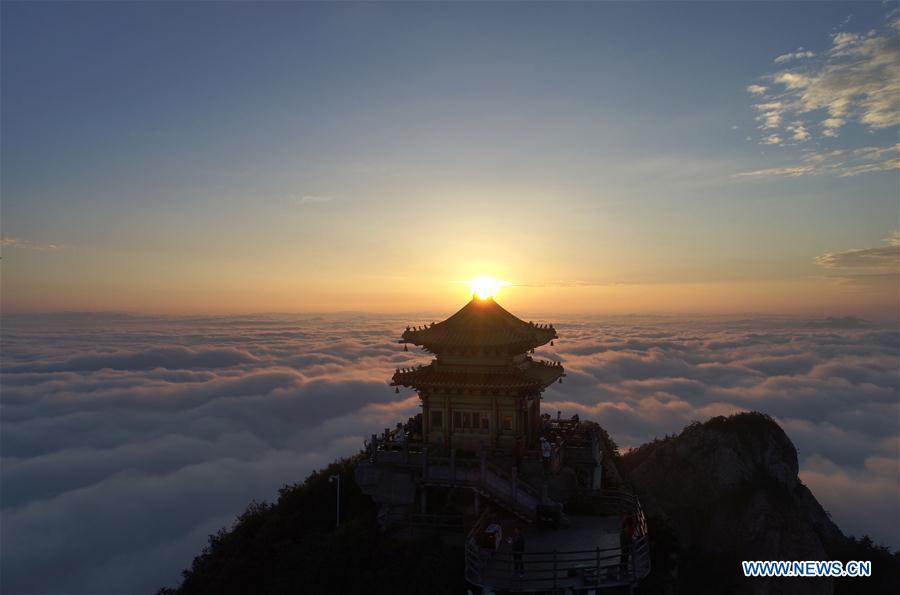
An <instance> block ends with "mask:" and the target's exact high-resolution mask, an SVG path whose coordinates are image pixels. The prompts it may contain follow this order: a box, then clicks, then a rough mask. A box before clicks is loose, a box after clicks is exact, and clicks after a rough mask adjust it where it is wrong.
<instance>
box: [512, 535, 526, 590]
mask: <svg viewBox="0 0 900 595" xmlns="http://www.w3.org/2000/svg"><path fill="white" fill-rule="evenodd" d="M512 551H513V567H514V570H515V573H516V576H518V577H519V578H522V577H523V576H525V563H524V562H523V561H522V555H523V554H524V553H525V535H524V534H523V533H522V530H521V529H520V528H518V527H516V528H515V530H514V531H513V537H512Z"/></svg>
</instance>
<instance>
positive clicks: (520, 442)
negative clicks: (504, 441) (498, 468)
mask: <svg viewBox="0 0 900 595" xmlns="http://www.w3.org/2000/svg"><path fill="white" fill-rule="evenodd" d="M515 456H516V471H521V470H522V459H523V458H524V457H525V438H524V437H523V436H522V435H519V436H516V449H515Z"/></svg>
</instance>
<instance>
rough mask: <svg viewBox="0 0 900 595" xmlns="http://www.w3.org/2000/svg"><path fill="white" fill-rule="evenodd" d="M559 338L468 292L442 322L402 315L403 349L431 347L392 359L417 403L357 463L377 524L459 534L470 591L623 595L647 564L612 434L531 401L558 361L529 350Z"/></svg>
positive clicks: (399, 382) (398, 383) (399, 381)
mask: <svg viewBox="0 0 900 595" xmlns="http://www.w3.org/2000/svg"><path fill="white" fill-rule="evenodd" d="M557 340H558V335H557V332H556V329H555V328H554V327H553V325H552V324H536V323H534V322H525V321H524V320H520V319H519V318H517V317H516V316H514V315H512V314H510V313H509V312H507V311H506V310H504V309H503V308H502V307H501V306H500V305H499V304H497V303H496V302H495V301H494V299H493V298H492V297H488V296H480V297H479V296H477V295H476V296H474V297H473V298H472V300H471V301H470V302H469V303H468V304H466V305H465V306H464V307H463V308H462V309H461V310H459V311H458V312H456V313H455V314H453V315H452V316H450V317H449V318H447V319H446V320H444V321H443V322H432V323H430V324H425V325H421V326H416V327H407V328H406V330H405V331H404V332H403V334H402V336H401V338H400V341H399V342H400V343H401V344H403V350H404V351H409V346H410V345H413V346H414V347H415V346H417V347H419V348H421V349H423V350H424V351H425V352H426V353H429V354H431V355H433V358H432V359H431V361H429V362H427V363H423V364H420V365H417V366H414V367H408V368H402V369H397V370H396V371H395V373H394V375H393V377H392V378H391V384H392V386H393V387H394V390H396V391H397V392H398V393H399V392H400V387H407V388H412V389H415V390H416V391H417V393H418V395H419V397H420V398H421V404H422V412H421V413H419V414H418V415H416V416H414V417H411V418H409V420H408V421H407V422H406V423H405V424H404V423H402V422H401V423H398V424H397V425H396V428H393V429H391V428H385V429H384V432H383V433H382V434H380V435H378V434H373V435H372V436H371V438H370V439H368V440H367V441H366V452H365V453H364V455H362V457H361V459H360V461H359V462H358V463H357V465H356V468H355V472H354V476H355V480H356V484H357V486H358V487H359V488H360V490H362V492H363V493H364V494H367V495H368V496H369V497H371V498H372V500H373V501H374V502H375V503H376V504H377V505H378V521H379V524H380V526H381V527H382V529H383V530H385V531H407V530H412V531H414V532H423V533H424V532H427V533H429V534H431V533H434V534H436V536H439V537H440V538H441V539H446V540H449V541H451V542H454V541H455V542H457V543H458V544H459V545H460V546H461V548H460V550H461V555H463V556H464V568H465V578H466V581H467V583H468V585H469V586H470V591H471V592H473V593H480V594H482V595H487V594H490V593H498V592H510V593H512V592H521V593H560V592H572V593H575V592H583V593H594V592H596V591H597V590H598V589H614V590H616V589H617V590H619V592H623V590H624V592H630V593H633V592H634V590H635V588H636V586H637V584H638V581H640V580H641V579H642V578H644V577H646V576H647V574H648V573H649V571H650V556H649V545H648V539H647V527H646V522H645V520H644V515H643V512H642V510H641V506H640V501H639V500H638V498H637V496H636V495H635V494H633V493H631V492H630V491H629V490H628V487H627V486H624V485H623V484H622V482H621V480H620V476H619V473H618V471H617V470H616V466H615V464H614V459H615V457H616V456H617V453H616V446H615V443H614V442H612V440H611V439H610V438H609V436H608V434H606V432H605V430H603V429H602V428H601V427H600V426H599V425H598V424H596V423H593V422H590V421H587V420H581V419H579V418H578V416H577V415H573V416H572V417H571V418H569V419H563V418H562V416H561V412H558V411H557V412H556V416H555V417H554V416H552V415H551V414H548V413H542V412H541V399H542V395H543V392H544V390H545V389H546V388H547V387H549V386H550V385H551V384H553V383H556V382H562V378H563V376H565V373H564V371H563V367H562V365H561V364H560V363H559V362H551V361H539V360H536V359H535V358H534V357H532V356H533V354H534V352H535V350H536V349H537V348H539V347H541V346H544V345H547V344H548V343H549V344H550V346H554V341H557ZM516 544H518V545H516Z"/></svg>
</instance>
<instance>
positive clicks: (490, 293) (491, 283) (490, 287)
mask: <svg viewBox="0 0 900 595" xmlns="http://www.w3.org/2000/svg"><path fill="white" fill-rule="evenodd" d="M507 285H512V283H510V282H509V281H500V280H499V279H494V278H493V277H488V276H487V275H478V276H477V277H475V278H474V279H472V280H471V281H469V286H470V287H471V288H472V293H474V294H475V297H477V298H478V299H480V300H487V299H491V298H494V297H496V296H497V294H498V293H500V288H501V287H506V286H507Z"/></svg>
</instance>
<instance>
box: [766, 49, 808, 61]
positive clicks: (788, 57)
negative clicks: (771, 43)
mask: <svg viewBox="0 0 900 595" xmlns="http://www.w3.org/2000/svg"><path fill="white" fill-rule="evenodd" d="M815 55H816V53H815V52H811V51H809V50H806V51H803V48H800V49H798V50H797V51H796V52H788V53H787V54H781V55H780V56H778V57H777V58H775V63H776V64H783V63H785V62H791V61H793V60H803V59H805V58H813V57H814V56H815Z"/></svg>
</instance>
